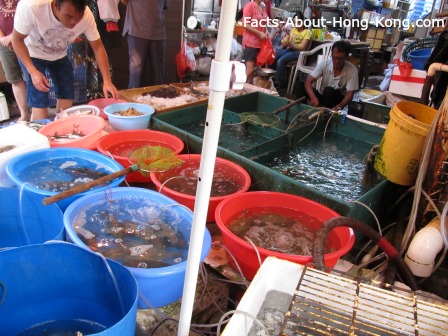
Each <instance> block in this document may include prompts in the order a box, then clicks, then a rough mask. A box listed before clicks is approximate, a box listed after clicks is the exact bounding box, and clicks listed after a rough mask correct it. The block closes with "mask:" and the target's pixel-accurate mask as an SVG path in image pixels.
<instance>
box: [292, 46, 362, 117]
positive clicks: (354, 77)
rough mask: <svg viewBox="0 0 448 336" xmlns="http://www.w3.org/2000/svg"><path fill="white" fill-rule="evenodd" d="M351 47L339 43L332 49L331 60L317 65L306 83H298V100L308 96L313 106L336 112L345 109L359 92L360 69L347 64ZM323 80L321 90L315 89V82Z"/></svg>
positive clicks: (296, 92)
mask: <svg viewBox="0 0 448 336" xmlns="http://www.w3.org/2000/svg"><path fill="white" fill-rule="evenodd" d="M350 48H351V45H350V43H349V42H346V41H337V42H335V43H334V44H333V47H332V49H331V58H330V59H327V60H325V61H323V62H320V63H319V64H317V66H316V68H315V69H314V71H313V72H312V73H311V74H310V76H309V77H308V79H307V80H306V82H305V83H304V84H303V82H298V85H297V88H296V90H295V94H296V97H297V98H300V97H303V96H305V95H306V96H307V97H308V98H309V100H310V104H311V105H312V106H316V107H317V106H321V107H328V108H331V109H332V110H334V111H338V110H341V109H343V108H344V107H345V106H346V105H347V104H348V103H349V102H350V101H351V100H352V99H353V95H354V93H355V91H357V90H358V86H359V85H358V69H357V68H356V67H355V66H354V65H353V64H350V63H349V62H347V56H348V55H349V53H350ZM319 78H322V83H321V89H320V90H319V91H318V90H316V89H315V88H313V84H314V82H316V81H317V79H319Z"/></svg>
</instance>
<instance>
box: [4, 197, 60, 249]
mask: <svg viewBox="0 0 448 336" xmlns="http://www.w3.org/2000/svg"><path fill="white" fill-rule="evenodd" d="M43 198H44V196H42V195H38V194H35V193H31V192H29V191H27V190H22V191H21V190H19V189H17V188H0V199H1V200H2V201H1V202H0V250H1V249H3V248H7V247H19V246H24V245H30V244H43V243H45V242H46V241H49V240H63V239H64V217H63V215H62V212H61V209H59V207H58V206H57V205H56V204H50V205H48V206H44V205H43V204H42V200H43Z"/></svg>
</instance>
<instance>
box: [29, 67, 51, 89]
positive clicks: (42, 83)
mask: <svg viewBox="0 0 448 336" xmlns="http://www.w3.org/2000/svg"><path fill="white" fill-rule="evenodd" d="M30 77H31V80H32V82H33V85H34V87H35V88H36V89H37V90H39V91H42V92H48V91H50V84H49V83H48V80H47V77H45V75H44V74H43V73H42V72H40V71H38V70H36V71H33V72H32V73H30Z"/></svg>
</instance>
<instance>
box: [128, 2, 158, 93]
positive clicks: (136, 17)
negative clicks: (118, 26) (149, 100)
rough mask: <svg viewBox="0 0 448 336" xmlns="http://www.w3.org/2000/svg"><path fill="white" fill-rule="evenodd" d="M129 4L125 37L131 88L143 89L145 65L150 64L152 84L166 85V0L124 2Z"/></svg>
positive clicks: (150, 81)
mask: <svg viewBox="0 0 448 336" xmlns="http://www.w3.org/2000/svg"><path fill="white" fill-rule="evenodd" d="M121 2H122V3H123V4H124V5H126V7H127V9H126V17H125V21H124V27H123V36H126V34H127V40H128V50H129V84H128V88H130V89H132V88H137V87H141V86H143V85H142V84H143V79H144V70H145V63H146V61H147V60H148V62H149V70H150V72H149V73H150V76H149V85H160V84H163V83H164V77H165V45H166V31H165V16H164V9H166V8H167V0H152V1H148V0H131V1H128V0H121Z"/></svg>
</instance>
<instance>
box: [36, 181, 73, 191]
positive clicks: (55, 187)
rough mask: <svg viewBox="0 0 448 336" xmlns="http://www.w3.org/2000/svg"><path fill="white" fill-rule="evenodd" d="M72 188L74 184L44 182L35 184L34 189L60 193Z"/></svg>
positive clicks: (67, 182)
mask: <svg viewBox="0 0 448 336" xmlns="http://www.w3.org/2000/svg"><path fill="white" fill-rule="evenodd" d="M74 186H75V183H74V182H72V181H45V182H41V183H37V184H35V187H36V188H37V189H41V190H46V191H53V192H62V191H64V190H67V189H70V188H73V187H74Z"/></svg>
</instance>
